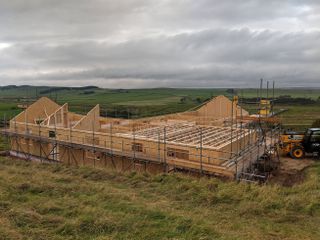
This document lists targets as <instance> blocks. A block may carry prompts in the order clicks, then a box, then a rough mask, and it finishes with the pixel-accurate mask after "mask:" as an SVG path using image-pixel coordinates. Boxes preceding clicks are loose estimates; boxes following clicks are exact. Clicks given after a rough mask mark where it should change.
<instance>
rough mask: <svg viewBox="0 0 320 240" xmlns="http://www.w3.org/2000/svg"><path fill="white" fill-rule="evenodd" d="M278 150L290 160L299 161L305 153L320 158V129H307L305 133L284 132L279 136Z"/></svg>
mask: <svg viewBox="0 0 320 240" xmlns="http://www.w3.org/2000/svg"><path fill="white" fill-rule="evenodd" d="M280 148H281V150H282V152H283V153H285V154H288V155H290V156H291V157H292V158H295V159H301V158H303V157H304V156H305V154H306V153H316V154H317V155H318V157H320V128H309V129H307V130H306V132H285V133H284V134H282V135H281V136H280Z"/></svg>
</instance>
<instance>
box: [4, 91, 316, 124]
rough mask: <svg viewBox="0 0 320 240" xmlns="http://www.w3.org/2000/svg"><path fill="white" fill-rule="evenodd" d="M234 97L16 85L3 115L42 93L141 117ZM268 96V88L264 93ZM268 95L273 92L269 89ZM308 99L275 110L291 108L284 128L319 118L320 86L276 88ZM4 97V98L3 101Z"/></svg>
mask: <svg viewBox="0 0 320 240" xmlns="http://www.w3.org/2000/svg"><path fill="white" fill-rule="evenodd" d="M235 91H236V94H237V95H239V96H240V98H247V99H249V98H251V99H255V98H256V97H257V90H256V89H235ZM217 95H226V96H228V97H230V98H231V97H232V94H230V90H228V89H203V88H201V89H172V88H159V89H129V90H125V89H114V90H112V89H100V88H95V87H85V88H58V89H57V88H50V87H28V86H25V87H19V88H16V87H13V88H10V87H9V88H0V101H1V103H0V114H1V118H3V115H4V113H5V114H6V116H7V118H10V117H13V116H14V115H15V114H17V113H18V112H19V111H21V110H20V109H18V108H17V107H16V106H17V104H18V103H31V102H33V101H34V100H36V99H37V98H38V97H41V96H48V97H50V98H51V99H53V100H56V101H57V102H58V103H60V104H62V103H65V102H68V103H69V107H70V110H71V111H75V112H79V113H86V112H88V111H89V110H90V108H92V107H93V106H94V105H96V104H100V106H101V110H102V111H101V112H102V114H103V115H105V116H110V117H123V118H139V117H148V116H155V115H162V114H168V113H175V112H181V111H186V110H189V109H192V108H194V107H196V106H198V105H199V104H201V103H202V102H204V101H206V100H208V99H210V98H211V97H213V96H217ZM262 95H263V96H264V97H266V96H267V92H266V90H264V91H263V92H262ZM268 95H269V96H272V91H271V90H269V93H268ZM279 96H287V97H291V98H307V99H312V100H314V101H317V100H318V101H317V103H314V104H307V105H305V104H280V105H276V109H288V110H289V111H287V112H285V113H283V114H282V115H281V118H282V120H283V123H284V125H285V127H288V128H297V129H303V128H306V127H309V126H310V125H311V124H312V122H313V121H314V120H315V119H317V118H320V100H319V97H320V89H275V97H279ZM1 99H2V100H1ZM244 107H245V108H247V109H249V110H250V112H251V113H256V112H257V106H256V105H250V106H249V105H248V106H247V105H244Z"/></svg>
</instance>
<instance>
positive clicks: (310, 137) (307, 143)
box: [302, 128, 320, 154]
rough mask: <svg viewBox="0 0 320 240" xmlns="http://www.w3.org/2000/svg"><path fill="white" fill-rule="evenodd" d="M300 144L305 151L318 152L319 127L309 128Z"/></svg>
mask: <svg viewBox="0 0 320 240" xmlns="http://www.w3.org/2000/svg"><path fill="white" fill-rule="evenodd" d="M302 145H303V147H304V149H305V151H306V152H309V153H314V152H317V153H318V154H319V152H320V128H309V129H308V130H307V131H306V134H305V135H304V137H303V141H302Z"/></svg>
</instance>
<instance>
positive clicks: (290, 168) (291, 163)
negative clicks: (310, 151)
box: [269, 157, 314, 187]
mask: <svg viewBox="0 0 320 240" xmlns="http://www.w3.org/2000/svg"><path fill="white" fill-rule="evenodd" d="M312 164H314V161H313V160H311V159H300V160H297V159H292V158H288V157H282V158H281V160H280V168H279V169H278V170H277V171H275V172H274V173H273V174H272V177H271V178H270V179H269V182H271V183H278V184H280V185H282V186H286V187H291V186H293V185H295V184H299V183H302V182H303V180H304V177H305V174H304V171H305V169H306V168H308V167H309V166H311V165H312Z"/></svg>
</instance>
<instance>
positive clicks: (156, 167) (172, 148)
mask: <svg viewBox="0 0 320 240" xmlns="http://www.w3.org/2000/svg"><path fill="white" fill-rule="evenodd" d="M251 123H252V119H251V118H250V116H249V114H248V112H247V111H245V110H244V109H242V108H241V107H240V106H238V103H237V100H236V99H235V100H232V101H231V100H229V99H228V98H226V97H224V96H218V97H216V98H213V99H211V100H210V101H208V102H206V103H205V104H203V105H201V106H199V108H197V109H196V110H193V111H188V112H183V113H178V114H170V115H163V116H158V117H151V118H143V119H136V120H129V119H118V118H107V117H101V116H100V107H99V105H97V106H95V107H94V108H93V109H92V110H91V111H89V112H88V113H87V114H86V115H80V114H76V113H72V112H69V110H68V104H67V103H66V104H64V105H62V106H60V105H58V104H57V103H55V102H53V101H52V100H50V99H48V98H46V97H42V98H40V99H39V100H38V101H36V102H35V103H33V104H32V105H30V106H29V107H28V108H26V109H25V110H24V111H23V112H21V113H20V114H19V115H17V116H16V117H14V118H13V119H11V120H10V125H9V128H7V129H5V130H3V132H4V133H5V134H6V135H7V136H9V137H10V141H11V151H10V155H11V156H15V157H19V158H24V159H29V160H38V161H52V162H62V163H66V164H70V165H80V166H81V165H89V166H95V167H108V168H113V169H116V170H119V171H130V170H134V171H148V172H163V171H165V172H168V171H172V170H176V169H180V170H186V171H199V172H201V173H205V174H212V175H221V176H225V177H229V178H236V177H239V175H240V174H241V173H243V172H244V171H245V170H246V169H248V167H249V166H251V164H252V163H253V162H254V161H256V160H257V159H258V158H259V157H260V156H261V155H262V154H263V153H264V151H265V149H263V147H261V138H260V137H259V130H257V128H256V127H252V124H251Z"/></svg>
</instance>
